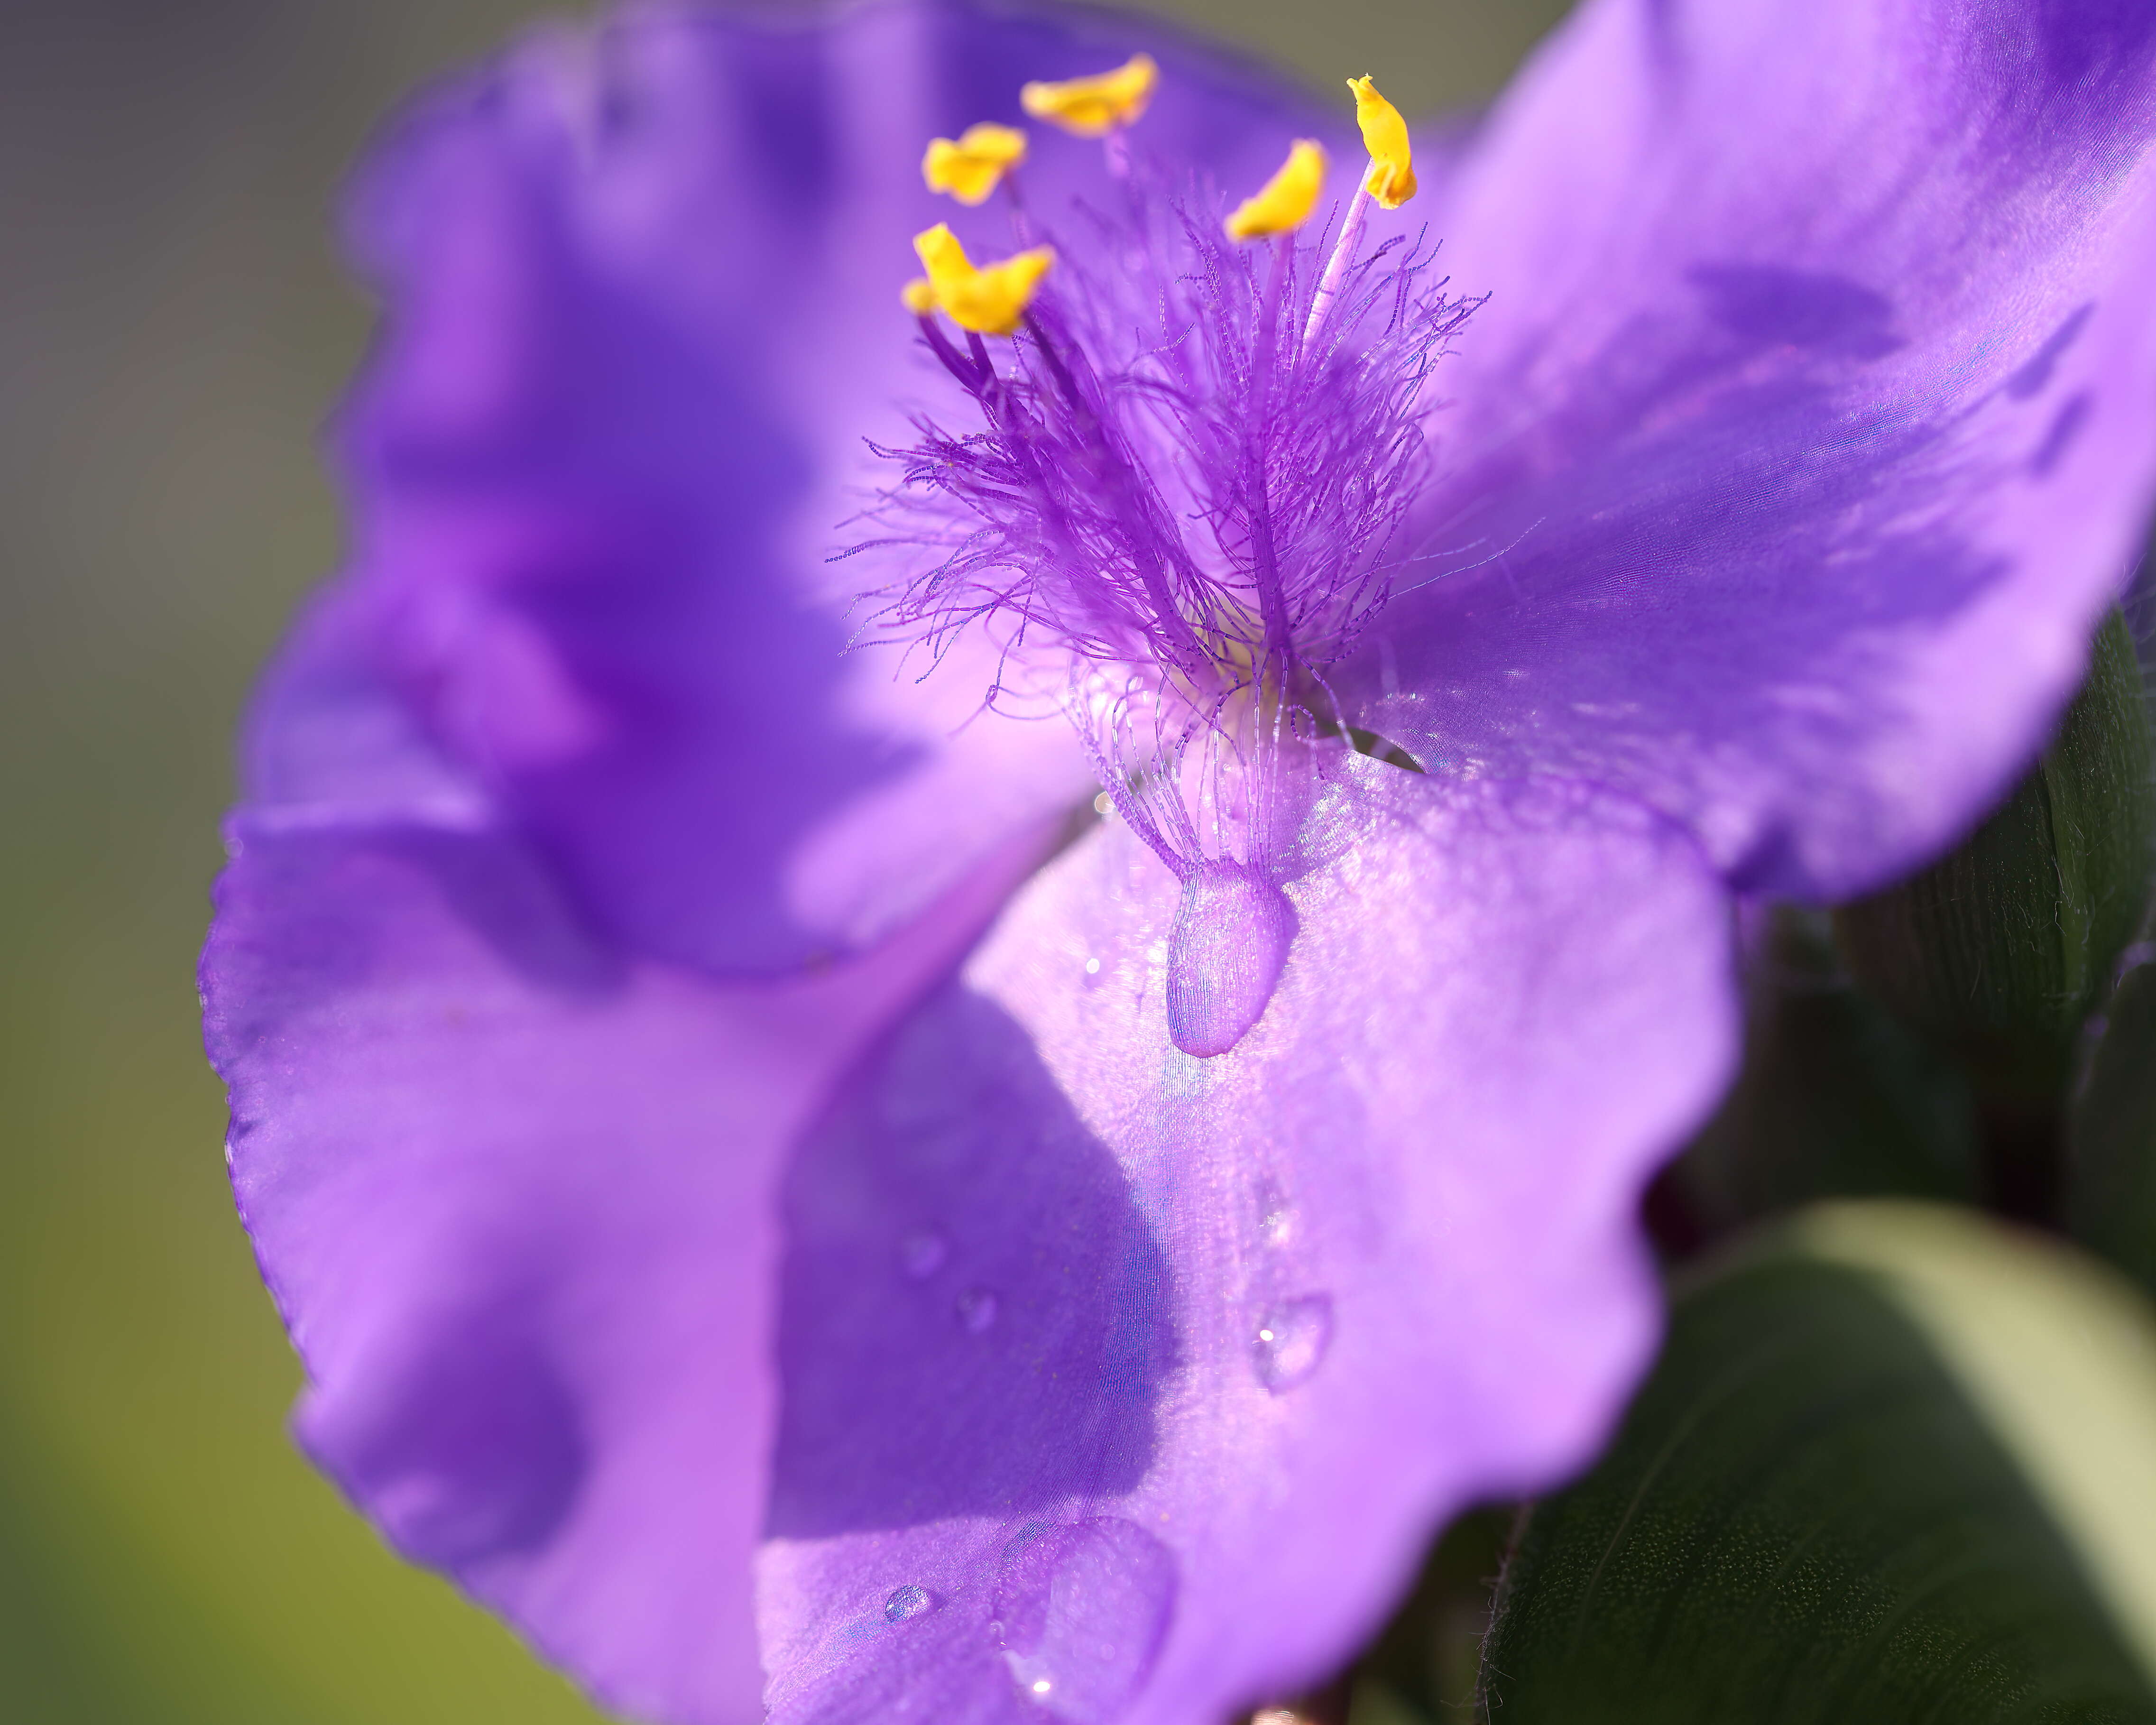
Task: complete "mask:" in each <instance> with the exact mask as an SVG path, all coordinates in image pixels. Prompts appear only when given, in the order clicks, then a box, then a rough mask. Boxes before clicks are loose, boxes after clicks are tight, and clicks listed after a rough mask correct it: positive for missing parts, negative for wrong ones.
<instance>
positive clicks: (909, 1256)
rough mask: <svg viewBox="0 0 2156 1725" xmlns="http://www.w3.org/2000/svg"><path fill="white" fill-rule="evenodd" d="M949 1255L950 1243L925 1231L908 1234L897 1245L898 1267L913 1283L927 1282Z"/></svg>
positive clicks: (931, 1232)
mask: <svg viewBox="0 0 2156 1725" xmlns="http://www.w3.org/2000/svg"><path fill="white" fill-rule="evenodd" d="M950 1255H951V1245H950V1242H949V1241H947V1240H945V1239H944V1238H943V1236H942V1235H940V1234H937V1233H935V1232H933V1231H932V1230H927V1229H923V1230H921V1232H920V1233H918V1234H909V1235H906V1238H905V1239H904V1240H901V1241H900V1242H899V1243H898V1267H899V1268H900V1269H901V1270H903V1271H905V1272H906V1275H907V1276H909V1277H911V1279H912V1280H913V1281H927V1280H928V1278H929V1277H930V1276H933V1275H935V1273H936V1272H937V1271H939V1270H941V1269H942V1267H943V1260H945V1259H946V1258H947V1257H949V1256H950Z"/></svg>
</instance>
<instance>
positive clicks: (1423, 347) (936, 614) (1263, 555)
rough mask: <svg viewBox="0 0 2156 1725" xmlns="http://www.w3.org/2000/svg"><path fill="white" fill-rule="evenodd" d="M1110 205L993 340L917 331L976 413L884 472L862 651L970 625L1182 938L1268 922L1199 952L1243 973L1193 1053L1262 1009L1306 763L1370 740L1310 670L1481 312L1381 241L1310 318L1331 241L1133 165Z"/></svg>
mask: <svg viewBox="0 0 2156 1725" xmlns="http://www.w3.org/2000/svg"><path fill="white" fill-rule="evenodd" d="M1122 189H1123V191H1124V192H1125V193H1126V194H1127V198H1126V207H1125V208H1124V210H1123V212H1122V213H1121V214H1120V215H1116V216H1110V215H1106V214H1103V213H1100V212H1098V211H1094V210H1090V209H1081V211H1080V212H1079V215H1078V219H1079V220H1080V221H1081V223H1083V224H1084V225H1085V227H1086V229H1087V230H1088V231H1087V232H1086V233H1085V234H1083V235H1082V236H1081V241H1080V243H1079V244H1068V243H1065V244H1058V245H1057V247H1056V251H1057V256H1058V263H1057V266H1056V270H1055V274H1054V275H1053V276H1052V277H1051V278H1050V282H1049V285H1047V286H1046V288H1045V289H1044V290H1043V291H1042V292H1041V293H1040V294H1039V296H1038V297H1037V298H1036V299H1035V300H1034V303H1033V305H1032V306H1031V308H1030V309H1029V311H1028V312H1027V313H1026V316H1025V318H1024V322H1023V324H1022V325H1021V326H1020V327H1019V329H1018V330H1017V331H1015V332H1014V335H1013V336H1012V337H1011V338H1010V339H1009V341H1007V342H1006V341H1000V340H998V341H994V344H993V352H992V350H991V345H990V342H989V341H983V339H982V338H981V337H980V336H973V335H964V334H955V335H954V334H953V333H952V332H951V331H947V329H946V328H945V327H944V326H942V325H941V324H940V323H939V322H938V321H937V320H936V318H935V317H934V316H924V317H923V318H922V319H921V333H922V337H923V339H924V340H925V341H926V342H927V346H928V347H929V348H930V350H931V351H932V352H933V353H934V355H935V357H936V358H937V360H938V361H940V362H941V363H942V367H943V369H944V370H945V371H947V372H948V373H949V374H950V376H951V377H952V378H953V379H955V380H956V382H957V385H958V387H959V388H960V389H961V390H962V392H963V394H964V397H965V398H966V400H967V402H968V407H969V409H970V416H971V418H972V419H973V423H972V424H970V425H969V426H966V427H964V428H963V429H960V428H957V427H954V426H952V425H949V424H946V423H945V422H943V421H942V420H940V419H937V418H932V417H928V416H927V415H921V416H917V417H916V418H915V419H914V420H913V426H914V429H915V431H916V434H917V438H918V441H916V443H915V444H912V445H911V447H909V448H906V449H884V448H880V447H879V448H878V449H877V453H878V454H880V455H883V456H885V457H886V458H888V459H891V460H894V461H896V462H897V463H899V464H901V468H902V475H903V476H902V478H901V481H900V483H899V484H898V485H896V486H894V487H892V488H891V490H889V491H887V492H886V493H885V495H884V496H883V498H882V499H881V501H880V504H879V506H877V508H876V509H875V511H873V512H872V518H873V519H875V520H876V521H879V522H880V524H881V525H883V526H885V528H886V529H887V530H888V531H887V534H886V536H883V537H880V538H878V539H877V540H875V541H874V542H873V544H874V545H875V546H877V547H905V548H907V549H909V550H911V552H913V554H914V557H913V563H912V572H911V574H910V575H909V576H908V577H907V578H905V579H903V580H902V581H900V582H897V583H894V584H893V585H891V586H890V587H888V588H884V589H882V590H881V591H880V592H878V593H874V594H872V595H870V599H871V601H872V603H875V606H876V612H875V628H874V632H875V634H880V635H881V636H883V637H884V638H886V639H897V640H901V641H905V642H907V643H909V644H915V643H917V644H921V645H924V646H925V647H926V648H927V650H928V651H929V653H930V654H931V655H933V656H934V657H937V658H940V657H941V656H942V653H943V651H944V649H946V648H947V646H948V645H949V644H950V643H951V642H952V640H953V639H956V638H957V636H958V634H960V633H961V632H962V631H965V630H968V629H984V630H987V631H988V632H989V634H990V638H991V639H993V640H994V641H995V643H996V644H997V645H998V648H999V649H1000V650H1001V653H1002V664H1003V666H1004V671H1003V673H1002V674H1001V675H999V676H998V680H997V684H996V686H994V687H993V688H992V689H991V690H989V691H988V696H987V699H988V704H989V705H990V706H998V707H1002V708H1004V709H1007V710H1008V709H1011V708H1013V707H1014V706H1015V705H1017V704H1019V703H1024V704H1027V705H1031V706H1044V705H1048V706H1060V708H1061V709H1062V710H1063V711H1065V712H1066V713H1067V714H1069V715H1070V717H1071V718H1072V719H1073V720H1074V721H1075V722H1076V724H1077V726H1078V728H1079V730H1080V732H1081V736H1082V737H1084V739H1085V741H1086V745H1087V747H1089V748H1090V749H1091V752H1092V754H1093V757H1094V759H1095V762H1096V766H1097V768H1098V770H1099V772H1100V775H1101V781H1102V783H1103V784H1104V785H1105V786H1106V788H1107V791H1108V793H1109V795H1110V797H1111V798H1112V799H1113V801H1114V803H1115V805H1116V810H1117V812H1118V813H1119V814H1121V815H1122V818H1123V819H1126V820H1127V821H1128V823H1129V824H1130V825H1131V826H1132V829H1134V830H1135V831H1136V832H1137V833H1138V834H1139V835H1140V836H1141V837H1142V838H1143V839H1145V841H1146V842H1147V844H1148V845H1150V846H1151V847H1152V849H1153V850H1155V851H1156V852H1157V853H1158V855H1160V856H1161V858H1162V859H1163V860H1164V861H1165V862H1166V863H1167V864H1168V866H1169V867H1170V868H1171V869H1173V870H1174V871H1175V872H1176V874H1177V875H1178V876H1179V877H1180V878H1181V879H1182V880H1183V882H1184V886H1185V894H1184V897H1185V906H1184V911H1185V915H1184V916H1183V919H1182V920H1181V921H1179V922H1178V929H1179V930H1180V929H1181V928H1182V927H1183V923H1184V922H1192V920H1193V918H1194V919H1196V920H1197V922H1209V921H1217V920H1219V918H1220V917H1225V916H1230V915H1236V916H1240V919H1241V920H1242V922H1244V924H1245V927H1247V928H1250V929H1255V930H1259V931H1263V930H1264V929H1267V928H1270V929H1272V930H1273V931H1274V933H1273V934H1272V935H1271V936H1268V937H1265V938H1263V939H1260V938H1258V937H1257V936H1255V935H1254V936H1252V937H1251V938H1252V939H1253V940H1255V942H1256V944H1257V945H1259V946H1260V947H1277V951H1276V952H1274V953H1273V955H1272V957H1271V958H1270V960H1269V961H1265V962H1259V963H1255V966H1254V967H1253V966H1252V965H1250V964H1245V963H1243V962H1242V960H1241V959H1240V958H1239V957H1235V955H1229V956H1228V957H1221V956H1220V955H1219V954H1217V953H1216V954H1215V955H1214V957H1212V958H1210V959H1208V960H1207V961H1206V963H1205V967H1204V968H1208V969H1210V970H1214V971H1220V970H1222V969H1223V967H1224V968H1225V970H1226V971H1230V972H1232V971H1236V970H1238V969H1239V968H1240V969H1241V970H1246V971H1249V972H1250V974H1249V976H1248V977H1247V978H1245V981H1244V982H1243V983H1241V984H1240V985H1238V986H1235V987H1234V988H1228V989H1227V993H1229V994H1233V995H1235V997H1236V998H1237V999H1238V1000H1240V1002H1241V1004H1233V1003H1229V1002H1225V1001H1224V1002H1223V1003H1222V1005H1221V1009H1220V1010H1219V1011H1217V1012H1206V1011H1200V1010H1199V1009H1197V1008H1196V1007H1194V1006H1193V1008H1192V1009H1191V1012H1190V1013H1186V1014H1182V1015H1181V1016H1183V1017H1186V1018H1190V1017H1192V1016H1193V1014H1195V1018H1197V1019H1216V1020H1218V1022H1217V1023H1216V1024H1214V1028H1213V1029H1210V1030H1207V1031H1201V1030H1200V1029H1199V1028H1197V1027H1196V1025H1195V1022H1194V1019H1193V1029H1192V1034H1190V1035H1189V1036H1188V1037H1186V1036H1184V1035H1183V1034H1180V1033H1178V1035H1177V1039H1176V1040H1178V1043H1180V1044H1182V1045H1183V1046H1184V1047H1185V1048H1186V1049H1188V1050H1189V1051H1191V1052H1193V1053H1200V1052H1208V1053H1209V1052H1217V1051H1219V1048H1218V1047H1215V1046H1214V1045H1216V1044H1217V1045H1219V1047H1225V1046H1232V1045H1233V1042H1234V1041H1235V1040H1236V1039H1237V1038H1239V1037H1240V1034H1242V1032H1243V1030H1244V1029H1247V1028H1248V1024H1249V1023H1250V1022H1254V1021H1255V1018H1256V1016H1257V1015H1258V1014H1259V1013H1260V1012H1262V1010H1263V1008H1264V1004H1265V999H1266V998H1269V996H1270V992H1271V988H1272V985H1273V982H1274V980H1275V978H1276V976H1277V973H1278V970H1279V965H1280V962H1281V958H1282V957H1284V955H1285V952H1286V947H1287V944H1288V942H1289V941H1290V940H1291V937H1292V932H1293V929H1292V922H1293V918H1292V914H1291V912H1289V911H1288V910H1287V907H1286V901H1285V899H1284V898H1283V897H1281V896H1280V891H1279V889H1280V886H1281V883H1282V882H1283V881H1284V880H1286V879H1288V878H1291V875H1292V872H1293V871H1294V868H1295V860H1294V850H1295V838H1296V833H1297V831H1298V830H1299V829H1300V828H1301V824H1302V821H1303V817H1304V815H1305V814H1306V811H1307V809H1308V806H1309V799H1310V798H1311V796H1312V794H1313V791H1314V788H1315V786H1316V784H1317V773H1316V769H1315V765H1314V762H1313V761H1312V758H1311V757H1312V750H1313V748H1314V747H1316V746H1317V745H1318V744H1320V743H1321V742H1333V743H1335V744H1337V742H1340V741H1341V740H1343V739H1347V738H1366V737H1367V735H1368V733H1366V732H1361V731H1360V730H1358V728H1357V727H1356V726H1354V724H1353V714H1352V713H1351V712H1349V711H1347V706H1346V705H1345V704H1344V703H1343V701H1342V696H1341V694H1340V692H1339V691H1336V690H1335V689H1334V688H1333V687H1332V685H1331V684H1330V683H1329V682H1328V680H1327V669H1328V667H1330V666H1332V665H1335V664H1336V663H1337V662H1338V661H1339V660H1341V659H1342V658H1343V657H1344V656H1345V655H1347V652H1348V650H1349V649H1351V648H1352V647H1353V644H1355V642H1356V641H1357V639H1358V638H1359V637H1360V636H1361V634H1363V631H1364V629H1366V628H1368V625H1369V624H1370V622H1371V619H1373V617H1375V616H1376V614H1378V611H1379V610H1380V609H1382V608H1383V605H1384V603H1385V600H1386V598H1387V596H1388V593H1389V588H1390V578H1389V564H1388V557H1389V554H1390V547H1391V545H1392V542H1393V540H1394V537H1395V536H1396V534H1397V533H1398V531H1399V528H1400V526H1401V524H1402V522H1403V521H1404V518H1405V516H1406V515H1407V513H1408V511H1409V506H1410V505H1411V503H1412V501H1413V500H1414V495H1415V492H1416V490H1417V489H1418V487H1419V485H1420V483H1421V482H1422V480H1423V476H1424V473H1425V471H1426V469H1427V466H1428V463H1429V459H1430V458H1429V453H1428V451H1429V438H1428V425H1427V423H1426V422H1427V419H1428V416H1429V413H1430V389H1429V382H1430V370H1431V367H1432V366H1433V365H1434V364H1435V361H1436V360H1437V359H1438V357H1440V354H1441V353H1442V352H1443V350H1444V347H1445V341H1446V340H1447V338H1448V337H1449V336H1450V335H1451V333H1452V332H1453V331H1455V329H1457V328H1458V326H1460V323H1461V321H1463V320H1464V318H1465V317H1466V315H1467V313H1468V311H1469V310H1470V309H1471V308H1470V307H1468V306H1466V305H1463V304H1461V303H1460V301H1458V300H1453V299H1450V298H1448V297H1447V296H1446V295H1445V293H1444V291H1443V289H1444V284H1443V283H1442V282H1441V281H1437V280H1432V279H1431V275H1432V271H1431V268H1430V265H1431V258H1430V254H1429V253H1428V252H1427V251H1424V250H1423V249H1419V248H1417V247H1414V246H1412V245H1410V244H1408V243H1407V242H1406V241H1404V240H1402V239H1392V240H1389V241H1386V242H1385V243H1383V244H1380V245H1378V246H1377V247H1376V248H1375V249H1373V251H1372V253H1371V254H1370V255H1368V257H1364V258H1362V259H1350V260H1347V263H1346V265H1345V268H1344V270H1336V271H1335V273H1334V277H1333V280H1332V285H1331V287H1330V290H1328V291H1327V293H1326V294H1325V295H1324V297H1323V303H1322V306H1321V307H1320V308H1319V309H1318V310H1317V314H1316V315H1315V316H1313V307H1314V306H1318V305H1319V300H1320V285H1321V280H1322V276H1323V275H1324V267H1323V266H1324V264H1325V261H1326V259H1325V247H1324V244H1323V241H1324V239H1325V238H1327V236H1320V239H1319V242H1318V243H1317V244H1306V243H1301V242H1299V241H1298V239H1296V237H1295V236H1294V235H1292V234H1290V235H1282V236H1281V237H1279V238H1276V239H1272V240H1270V241H1269V242H1266V243H1264V244H1236V243H1235V242H1233V241H1230V240H1228V239H1224V238H1223V237H1222V236H1221V232H1220V223H1219V213H1218V211H1217V209H1215V208H1213V204H1214V200H1211V199H1204V198H1198V197H1195V196H1193V197H1191V198H1186V199H1178V200H1170V199H1168V198H1163V197H1161V196H1159V195H1158V194H1157V193H1155V192H1154V191H1153V189H1152V187H1150V186H1149V185H1148V184H1147V178H1146V176H1145V173H1144V172H1143V170H1138V171H1137V172H1134V173H1133V175H1132V178H1131V179H1130V180H1129V181H1127V182H1126V183H1125V186H1124V187H1123V188H1122ZM1022 238H1024V239H1027V240H1028V242H1029V243H1030V242H1031V241H1033V240H1035V239H1038V238H1039V235H1038V234H1029V235H1024V236H1022ZM1350 244H1351V245H1352V244H1353V240H1352V238H1351V240H1350ZM857 549H860V550H867V549H870V547H869V546H861V547H857ZM1234 881H1247V882H1248V883H1249V885H1248V886H1247V888H1245V887H1231V886H1228V885H1226V884H1224V883H1229V882H1234ZM1267 894H1270V896H1271V899H1276V900H1278V903H1277V906H1275V907H1271V908H1260V909H1257V910H1255V911H1254V910H1253V909H1252V903H1253V902H1255V900H1253V895H1255V896H1256V898H1257V899H1264V898H1265V895H1267ZM1229 901H1236V902H1237V903H1239V904H1240V906H1241V908H1240V911H1231V910H1230V907H1229ZM1266 903H1267V904H1268V905H1270V900H1268V901H1266ZM1209 905H1212V906H1217V907H1218V911H1217V915H1216V916H1208V915H1206V914H1204V906H1209ZM1194 926H1195V925H1194V924H1193V927H1194ZM1192 939H1193V941H1197V942H1198V944H1199V946H1203V945H1205V943H1206V942H1208V941H1210V942H1214V944H1215V945H1217V944H1218V942H1217V940H1215V939H1214V937H1213V936H1211V935H1206V936H1205V937H1204V940H1199V938H1198V936H1197V935H1195V934H1193V936H1192ZM1179 943H1183V942H1180V940H1179V939H1178V942H1172V943H1171V944H1172V945H1174V944H1179ZM1194 950H1195V948H1193V951H1194ZM1246 956H1249V957H1254V958H1262V956H1263V955H1262V954H1250V955H1246ZM1170 968H1171V971H1172V972H1173V971H1175V970H1176V968H1177V967H1176V965H1175V963H1174V959H1173V956H1171V961H1170ZM1170 993H1171V1001H1172V1004H1173V997H1174V995H1175V993H1176V991H1175V989H1174V988H1173V986H1172V987H1171V990H1170ZM1184 993H1185V994H1186V995H1187V994H1188V993H1189V990H1188V989H1187V988H1186V989H1185V990H1184ZM1253 993H1255V994H1256V996H1257V998H1256V999H1255V1004H1251V1003H1250V999H1249V998H1248V997H1250V995H1252V994H1253ZM1246 1013H1247V1017H1245V1014H1246ZM1175 1015H1176V1014H1173V1013H1172V1016H1175ZM1237 1019H1243V1020H1244V1022H1242V1023H1240V1024H1238V1023H1235V1020H1237ZM1201 1045H1203V1046H1201Z"/></svg>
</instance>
